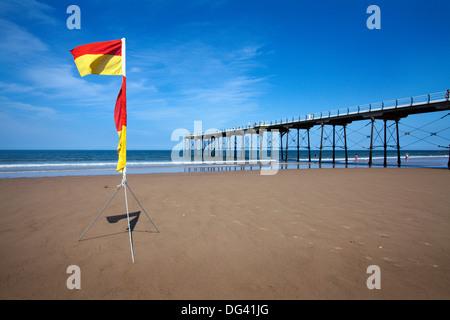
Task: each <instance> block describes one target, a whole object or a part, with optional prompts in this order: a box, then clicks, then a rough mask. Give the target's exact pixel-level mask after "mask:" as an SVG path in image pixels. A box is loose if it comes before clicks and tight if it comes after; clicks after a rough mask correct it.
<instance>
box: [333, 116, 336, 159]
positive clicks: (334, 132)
mask: <svg viewBox="0 0 450 320" xmlns="http://www.w3.org/2000/svg"><path fill="white" fill-rule="evenodd" d="M335 134H336V125H334V124H333V165H334V164H335V162H336V152H335V151H336V150H335V149H336V145H335Z"/></svg>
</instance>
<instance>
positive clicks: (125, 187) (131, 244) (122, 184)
mask: <svg viewBox="0 0 450 320" xmlns="http://www.w3.org/2000/svg"><path fill="white" fill-rule="evenodd" d="M122 187H123V190H124V191H125V207H126V209H127V221H128V234H129V236H130V248H131V260H132V261H133V263H134V251H133V240H132V238H131V228H130V214H129V213H128V199H127V188H128V190H130V192H131V194H132V195H133V197H134V199H136V201H137V203H138V204H139V206H140V207H141V209H142V210H143V211H144V213H145V215H146V216H147V218H148V219H149V220H150V222H151V223H152V224H153V226H154V227H155V229H156V231H157V232H158V233H159V230H158V228H157V227H156V225H155V224H154V223H153V221H152V219H151V218H150V216H149V215H148V214H147V212H146V211H145V209H144V207H142V205H141V203H140V202H139V200H138V199H137V198H136V196H135V195H134V193H133V191H132V190H131V188H130V186H129V185H128V183H127V178H126V167H125V168H124V171H123V177H122V183H121V184H119V185H118V186H117V189H116V192H114V194H113V196H112V197H111V199H109V201H108V202H107V203H106V205H105V206H104V207H103V209H102V211H100V213H99V214H98V215H97V216H96V217H95V219H94V220H93V221H92V222H91V224H90V225H89V226H88V227H87V228H86V230H85V231H84V232H83V234H82V235H81V236H80V237H79V238H78V241H80V240H81V238H83V236H84V235H85V234H86V232H88V230H89V229H90V228H91V226H92V225H93V224H94V222H95V221H96V220H97V219H98V217H100V215H101V214H102V212H103V211H104V210H105V209H106V207H107V206H108V204H109V203H110V202H111V201H112V199H113V198H114V197H115V196H116V194H117V192H119V190H120V189H121V188H122Z"/></svg>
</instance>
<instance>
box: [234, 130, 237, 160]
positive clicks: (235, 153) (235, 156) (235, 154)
mask: <svg viewBox="0 0 450 320" xmlns="http://www.w3.org/2000/svg"><path fill="white" fill-rule="evenodd" d="M234 161H237V135H234Z"/></svg>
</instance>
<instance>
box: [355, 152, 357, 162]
mask: <svg viewBox="0 0 450 320" xmlns="http://www.w3.org/2000/svg"><path fill="white" fill-rule="evenodd" d="M355 162H358V154H357V153H356V154H355Z"/></svg>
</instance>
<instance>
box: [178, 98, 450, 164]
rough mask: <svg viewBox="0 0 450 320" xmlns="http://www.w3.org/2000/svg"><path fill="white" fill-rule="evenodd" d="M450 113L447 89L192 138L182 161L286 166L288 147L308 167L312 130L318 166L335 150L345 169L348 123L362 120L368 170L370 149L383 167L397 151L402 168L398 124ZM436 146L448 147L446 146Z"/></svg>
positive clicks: (188, 140)
mask: <svg viewBox="0 0 450 320" xmlns="http://www.w3.org/2000/svg"><path fill="white" fill-rule="evenodd" d="M449 109H450V101H449V90H447V91H443V92H437V93H432V94H426V95H421V96H414V97H409V98H403V99H396V100H389V101H382V102H377V103H371V104H366V105H361V106H356V107H350V108H342V109H337V110H332V111H327V112H318V113H311V114H306V115H304V116H297V117H291V118H286V119H280V120H272V121H260V122H259V123H256V122H254V123H253V125H251V124H248V125H246V126H240V127H234V128H228V129H223V130H213V131H211V130H208V131H206V132H203V133H196V134H194V133H191V134H190V135H187V136H185V137H184V143H183V156H184V157H185V159H189V160H192V157H193V158H194V161H202V162H208V161H217V162H218V161H225V162H227V161H232V162H237V163H239V162H241V163H242V162H246V161H248V162H249V163H252V162H255V163H257V162H258V161H262V160H270V159H272V158H274V155H276V156H277V157H276V159H280V160H281V161H287V155H288V150H289V148H294V149H296V151H297V159H296V160H297V162H298V161H300V149H301V148H302V149H306V150H307V151H308V161H309V162H311V143H310V131H311V129H312V128H314V127H316V128H319V129H320V146H319V159H318V160H319V164H321V162H322V150H323V149H324V148H326V147H331V148H332V151H333V153H332V154H333V156H332V163H333V164H334V163H335V162H336V157H335V150H336V148H341V149H344V150H345V163H346V164H347V163H348V152H347V151H348V146H347V139H348V132H347V126H348V125H349V124H350V123H352V122H356V121H360V122H363V121H366V122H367V125H370V142H369V144H368V145H367V146H365V147H364V148H367V149H369V162H368V164H369V166H372V163H373V161H372V153H373V149H374V148H375V147H377V148H378V147H382V148H383V150H384V167H386V166H387V149H388V148H394V149H396V150H397V165H398V167H400V166H401V156H400V148H401V146H400V134H399V121H400V120H401V119H403V118H406V117H408V116H409V115H414V114H423V113H430V112H438V111H445V110H449ZM431 135H433V133H431ZM246 141H247V142H246ZM330 141H331V145H329V143H330ZM292 142H293V143H292ZM376 143H380V144H381V145H376ZM440 147H445V148H448V145H447V146H440ZM276 152H278V154H276Z"/></svg>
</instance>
